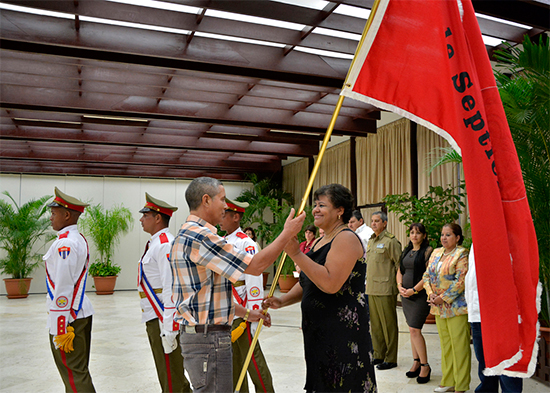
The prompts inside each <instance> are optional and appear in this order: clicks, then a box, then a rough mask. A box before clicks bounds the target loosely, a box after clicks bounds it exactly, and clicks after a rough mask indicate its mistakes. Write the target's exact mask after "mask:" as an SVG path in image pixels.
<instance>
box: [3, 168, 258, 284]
mask: <svg viewBox="0 0 550 393" xmlns="http://www.w3.org/2000/svg"><path fill="white" fill-rule="evenodd" d="M190 182H191V180H179V179H178V180H176V179H161V180H156V179H126V178H110V177H109V178H103V177H83V176H42V175H8V174H0V192H4V191H8V192H9V193H10V194H11V196H12V197H13V198H14V199H15V200H16V201H17V203H18V204H19V205H20V204H21V203H25V202H27V201H28V200H29V199H31V198H39V197H42V196H44V195H53V193H54V187H55V186H57V188H59V189H60V190H61V191H63V192H65V193H66V194H68V195H71V196H74V197H75V198H78V199H80V200H82V201H86V202H88V203H93V204H97V203H101V204H103V206H105V207H106V208H110V207H112V206H113V205H120V204H123V205H124V206H125V207H127V208H129V209H130V210H131V211H132V212H133V214H134V226H133V229H132V230H131V231H130V232H129V233H128V234H126V235H124V236H123V237H122V239H121V241H120V245H119V246H118V247H117V249H116V251H115V255H114V261H115V263H117V264H118V265H120V266H121V267H122V270H121V272H120V274H119V276H118V279H117V284H116V288H115V289H116V290H121V289H135V288H136V285H137V265H138V261H139V258H140V257H141V255H142V253H143V251H144V249H145V243H147V240H148V239H149V234H147V233H145V232H143V230H142V228H141V225H140V222H139V219H140V217H141V213H139V210H140V209H141V208H142V207H143V206H144V205H145V192H148V193H149V194H151V195H152V196H154V197H155V198H158V199H161V200H164V201H166V202H167V203H170V204H172V205H173V206H178V207H179V209H178V211H177V212H175V213H174V215H173V216H172V219H171V220H170V231H171V232H172V233H173V234H174V235H175V234H176V233H177V231H178V229H179V227H180V226H181V225H182V224H183V223H184V222H185V219H186V218H187V216H188V214H189V208H188V207H187V203H186V202H185V195H184V194H185V190H186V189H187V186H188V185H189V183H190ZM224 186H225V190H226V193H227V197H228V198H236V197H237V196H238V195H239V194H240V192H241V190H242V189H245V188H249V187H250V186H251V184H250V183H244V182H242V183H240V182H224ZM0 197H1V198H4V199H5V200H8V198H7V197H6V196H5V195H0ZM39 243H40V242H39ZM50 244H51V243H48V244H43V243H42V244H38V245H37V247H36V249H35V251H36V252H39V253H40V254H43V253H45V252H46V251H47V249H48V247H49V246H50ZM95 258H96V251H95V247H94V246H93V244H91V242H90V261H92V262H93V261H94V260H95ZM0 277H1V278H10V277H8V276H0ZM32 277H33V280H32V283H31V290H30V293H46V283H45V270H44V266H43V265H41V266H40V267H38V268H37V269H36V270H35V271H34V272H33V274H32ZM92 281H93V280H92V279H91V278H90V277H88V280H87V285H86V289H87V290H88V291H90V290H93V288H92V284H93V282H92ZM5 293H6V289H5V287H4V285H0V294H5Z"/></svg>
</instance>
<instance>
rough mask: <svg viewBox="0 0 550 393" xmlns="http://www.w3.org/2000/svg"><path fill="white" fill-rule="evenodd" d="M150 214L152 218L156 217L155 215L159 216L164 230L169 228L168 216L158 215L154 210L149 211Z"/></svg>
mask: <svg viewBox="0 0 550 393" xmlns="http://www.w3.org/2000/svg"><path fill="white" fill-rule="evenodd" d="M151 213H152V214H153V217H156V216H157V214H160V217H161V218H162V224H163V225H164V227H165V228H168V227H169V226H170V216H169V215H168V214H164V213H159V212H156V211H154V210H151Z"/></svg>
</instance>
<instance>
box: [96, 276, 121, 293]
mask: <svg viewBox="0 0 550 393" xmlns="http://www.w3.org/2000/svg"><path fill="white" fill-rule="evenodd" d="M117 277H118V276H105V277H99V276H94V287H95V293H96V294H97V295H112V294H113V293H114V292H115V285H116V278H117Z"/></svg>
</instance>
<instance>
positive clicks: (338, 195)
mask: <svg viewBox="0 0 550 393" xmlns="http://www.w3.org/2000/svg"><path fill="white" fill-rule="evenodd" d="M322 195H324V196H326V197H327V198H328V199H329V200H330V203H332V206H334V208H335V209H338V208H339V207H343V208H344V214H342V220H343V221H344V224H347V223H348V221H349V219H350V218H351V214H352V212H353V202H354V199H353V195H352V193H351V191H350V190H349V189H347V188H346V187H344V186H343V185H341V184H336V183H333V184H328V185H326V186H322V187H320V188H318V189H317V191H315V193H314V194H313V200H315V201H317V200H319V197H320V196H322Z"/></svg>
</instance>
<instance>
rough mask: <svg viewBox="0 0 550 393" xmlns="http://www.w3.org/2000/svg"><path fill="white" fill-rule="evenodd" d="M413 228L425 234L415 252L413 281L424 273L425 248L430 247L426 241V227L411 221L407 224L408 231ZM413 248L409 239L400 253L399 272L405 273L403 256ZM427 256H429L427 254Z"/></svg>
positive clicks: (417, 279)
mask: <svg viewBox="0 0 550 393" xmlns="http://www.w3.org/2000/svg"><path fill="white" fill-rule="evenodd" d="M413 228H415V229H416V230H417V231H418V232H420V233H422V234H424V235H426V237H424V240H422V243H421V244H420V250H418V252H417V253H416V256H415V257H414V271H413V280H414V282H415V283H417V282H418V281H420V278H421V276H422V274H424V271H425V270H426V261H427V259H426V250H427V249H428V247H430V243H429V242H428V232H427V231H426V227H425V226H424V224H422V223H420V222H413V223H412V224H411V225H410V226H409V233H410V231H412V229H413ZM412 249H413V244H412V242H411V241H409V244H407V247H405V249H404V250H403V253H402V254H401V258H400V259H399V262H400V266H399V270H400V271H401V274H405V266H404V265H403V258H405V256H406V255H407V254H408V253H409V251H411V250H412ZM428 257H429V256H428Z"/></svg>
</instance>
